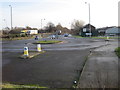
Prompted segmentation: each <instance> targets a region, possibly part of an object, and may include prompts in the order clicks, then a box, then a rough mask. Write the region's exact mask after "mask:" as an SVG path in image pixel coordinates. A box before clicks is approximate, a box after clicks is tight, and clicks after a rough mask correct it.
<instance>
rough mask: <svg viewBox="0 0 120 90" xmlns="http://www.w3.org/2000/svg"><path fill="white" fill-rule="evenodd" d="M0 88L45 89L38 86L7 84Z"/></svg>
mask: <svg viewBox="0 0 120 90" xmlns="http://www.w3.org/2000/svg"><path fill="white" fill-rule="evenodd" d="M0 87H2V88H47V87H42V86H39V85H15V84H9V83H4V84H2V85H1V86H0Z"/></svg>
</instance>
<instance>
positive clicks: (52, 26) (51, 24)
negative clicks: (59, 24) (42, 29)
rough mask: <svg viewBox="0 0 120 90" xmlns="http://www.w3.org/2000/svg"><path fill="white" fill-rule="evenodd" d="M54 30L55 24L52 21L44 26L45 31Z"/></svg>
mask: <svg viewBox="0 0 120 90" xmlns="http://www.w3.org/2000/svg"><path fill="white" fill-rule="evenodd" d="M54 30H55V25H54V24H53V23H52V22H49V23H48V24H47V26H46V31H47V32H54Z"/></svg>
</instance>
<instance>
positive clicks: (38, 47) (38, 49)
mask: <svg viewBox="0 0 120 90" xmlns="http://www.w3.org/2000/svg"><path fill="white" fill-rule="evenodd" d="M37 51H38V52H41V51H42V49H41V44H37Z"/></svg>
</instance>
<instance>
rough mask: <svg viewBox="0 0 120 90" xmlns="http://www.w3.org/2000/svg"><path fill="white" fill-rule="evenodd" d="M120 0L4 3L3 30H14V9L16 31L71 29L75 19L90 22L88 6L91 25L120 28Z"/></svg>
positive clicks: (0, 25) (0, 19)
mask: <svg viewBox="0 0 120 90" xmlns="http://www.w3.org/2000/svg"><path fill="white" fill-rule="evenodd" d="M118 1H119V0H1V1H0V29H2V28H4V27H6V26H8V27H10V7H9V5H11V6H12V8H13V27H15V26H17V27H25V26H31V27H37V28H41V19H45V20H43V22H42V23H43V26H45V25H46V24H47V23H48V22H52V23H54V24H55V25H57V24H58V23H61V25H62V26H64V27H68V28H70V26H71V23H72V22H73V20H74V19H76V20H83V21H84V22H85V24H87V23H88V21H89V13H88V11H89V9H88V4H85V2H88V3H90V6H91V24H92V25H94V26H95V27H96V28H99V27H106V26H117V25H118Z"/></svg>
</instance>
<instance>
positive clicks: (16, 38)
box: [0, 37, 34, 40]
mask: <svg viewBox="0 0 120 90" xmlns="http://www.w3.org/2000/svg"><path fill="white" fill-rule="evenodd" d="M31 38H34V37H15V38H0V40H24V39H31Z"/></svg>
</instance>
